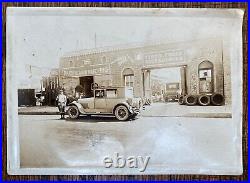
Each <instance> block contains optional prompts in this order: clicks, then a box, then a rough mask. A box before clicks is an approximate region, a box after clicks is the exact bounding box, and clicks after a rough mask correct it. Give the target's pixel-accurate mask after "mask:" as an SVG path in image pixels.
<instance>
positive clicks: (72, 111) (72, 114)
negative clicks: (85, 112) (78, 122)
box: [68, 105, 80, 119]
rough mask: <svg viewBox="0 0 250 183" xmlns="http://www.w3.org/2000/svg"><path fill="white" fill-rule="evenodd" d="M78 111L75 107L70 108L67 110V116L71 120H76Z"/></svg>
mask: <svg viewBox="0 0 250 183" xmlns="http://www.w3.org/2000/svg"><path fill="white" fill-rule="evenodd" d="M79 114H80V113H79V110H78V108H77V107H76V106H74V105H73V106H70V107H69V109H68V115H69V117H70V118H71V119H76V118H78V117H79Z"/></svg>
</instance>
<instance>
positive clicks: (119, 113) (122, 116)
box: [115, 105, 129, 121]
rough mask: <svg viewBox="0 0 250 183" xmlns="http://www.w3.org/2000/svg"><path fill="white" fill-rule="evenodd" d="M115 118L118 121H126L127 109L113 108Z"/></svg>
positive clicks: (122, 107) (121, 107)
mask: <svg viewBox="0 0 250 183" xmlns="http://www.w3.org/2000/svg"><path fill="white" fill-rule="evenodd" d="M115 117H116V118H117V119H118V120H119V121H126V120H127V119H128V118H129V111H128V108H127V107H126V106H124V105H119V106H117V107H116V108H115Z"/></svg>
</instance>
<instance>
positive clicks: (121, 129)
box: [19, 115, 239, 170]
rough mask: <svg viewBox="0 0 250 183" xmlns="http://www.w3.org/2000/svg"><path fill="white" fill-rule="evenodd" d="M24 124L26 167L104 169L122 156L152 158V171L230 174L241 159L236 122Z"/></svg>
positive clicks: (38, 120) (32, 120)
mask: <svg viewBox="0 0 250 183" xmlns="http://www.w3.org/2000/svg"><path fill="white" fill-rule="evenodd" d="M19 125H20V127H19V128H20V153H21V154H20V158H21V167H79V166H94V165H96V166H104V165H103V158H104V157H105V156H111V157H112V156H113V155H114V152H117V153H119V154H120V155H122V156H124V157H128V156H131V155H133V156H149V157H150V161H149V165H148V166H149V167H150V166H152V165H157V166H163V165H164V166H167V167H173V168H178V167H179V168H180V167H181V168H186V169H190V168H200V167H203V169H204V168H205V170H206V168H207V169H212V170H215V169H219V170H221V169H222V170H226V169H227V168H229V169H230V170H231V169H232V168H233V167H236V166H237V161H236V159H237V157H238V156H239V154H237V147H236V143H234V142H235V141H234V134H235V129H234V128H233V121H232V119H231V118H226V119H222V118H202V119H200V118H182V117H143V116H138V118H137V119H134V120H131V121H126V122H119V121H117V120H116V119H115V118H113V117H98V116H93V117H90V118H89V117H81V118H80V119H77V120H69V119H66V120H60V119H59V116H58V115H19ZM232 157H234V158H232ZM232 159H235V162H234V161H232Z"/></svg>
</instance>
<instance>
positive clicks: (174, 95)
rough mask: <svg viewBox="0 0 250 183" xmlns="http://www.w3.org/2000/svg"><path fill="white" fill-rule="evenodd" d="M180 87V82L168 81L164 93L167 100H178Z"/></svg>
mask: <svg viewBox="0 0 250 183" xmlns="http://www.w3.org/2000/svg"><path fill="white" fill-rule="evenodd" d="M179 89H180V84H179V83H167V84H166V90H165V93H164V100H165V102H176V101H178V91H179Z"/></svg>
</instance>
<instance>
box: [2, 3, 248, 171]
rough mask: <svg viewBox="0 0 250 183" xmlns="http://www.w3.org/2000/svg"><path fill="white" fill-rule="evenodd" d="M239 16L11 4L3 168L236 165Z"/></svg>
mask: <svg viewBox="0 0 250 183" xmlns="http://www.w3.org/2000/svg"><path fill="white" fill-rule="evenodd" d="M243 14H244V11H243V10H240V9H188V8H186V9H184V8H183V9H171V8H170V9H157V8H147V9H146V8H139V9H135V8H45V7H44V8H18V7H17V8H10V7H8V8H7V28H6V32H7V62H6V64H7V69H6V73H7V94H8V95H7V109H8V117H7V118H8V134H7V135H8V163H9V165H8V171H9V174H50V175H52V174H92V175H93V174H211V175H218V174H220V175H223V174H224V175H240V174H242V150H241V149H242V147H241V144H242V142H241V128H242V119H241V118H242V116H241V114H242V94H241V93H242V19H243Z"/></svg>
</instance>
